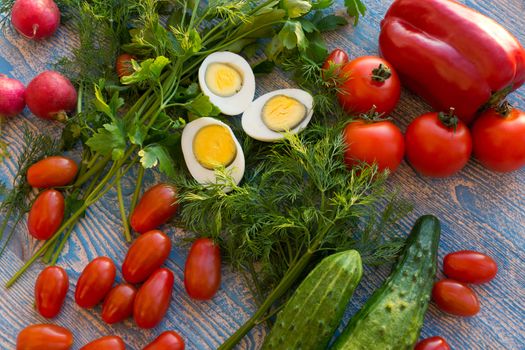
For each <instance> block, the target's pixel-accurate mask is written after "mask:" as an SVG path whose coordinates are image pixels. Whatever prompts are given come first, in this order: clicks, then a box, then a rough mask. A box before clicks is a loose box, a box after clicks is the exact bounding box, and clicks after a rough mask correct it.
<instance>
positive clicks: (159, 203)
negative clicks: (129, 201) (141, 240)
mask: <svg viewBox="0 0 525 350" xmlns="http://www.w3.org/2000/svg"><path fill="white" fill-rule="evenodd" d="M176 201H177V189H176V188H175V187H173V186H170V185H168V184H164V183H160V184H158V185H155V186H153V187H151V188H150V189H148V190H147V191H146V192H144V194H143V195H142V198H141V199H140V201H139V203H138V204H137V206H136V207H135V210H133V214H131V227H133V229H134V230H135V231H137V232H139V233H144V232H147V231H151V230H154V229H156V228H158V227H159V226H160V225H162V224H164V223H166V222H167V221H168V220H169V219H171V218H172V217H173V215H175V213H176V212H177V208H178V207H179V205H178V204H177V202H176Z"/></svg>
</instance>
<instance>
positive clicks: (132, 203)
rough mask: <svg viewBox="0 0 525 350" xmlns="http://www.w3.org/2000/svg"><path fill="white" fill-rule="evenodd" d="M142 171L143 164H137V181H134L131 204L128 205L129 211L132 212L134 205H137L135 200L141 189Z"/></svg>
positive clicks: (137, 198)
mask: <svg viewBox="0 0 525 350" xmlns="http://www.w3.org/2000/svg"><path fill="white" fill-rule="evenodd" d="M144 172H145V169H144V167H143V166H141V165H139V170H138V172H137V181H136V182H135V191H133V196H132V197H131V204H130V206H129V213H130V214H131V213H133V210H135V207H136V206H137V202H138V200H139V196H140V192H141V189H142V181H143V179H144Z"/></svg>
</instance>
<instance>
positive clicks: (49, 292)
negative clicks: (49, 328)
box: [35, 266, 69, 318]
mask: <svg viewBox="0 0 525 350" xmlns="http://www.w3.org/2000/svg"><path fill="white" fill-rule="evenodd" d="M68 289H69V279H68V276H67V273H66V271H65V270H64V269H63V268H61V267H59V266H49V267H46V268H45V269H43V270H42V272H40V274H39V275H38V277H37V279H36V283H35V304H36V309H37V310H38V312H39V313H40V315H42V316H44V317H47V318H52V317H55V316H56V315H58V313H59V312H60V309H61V308H62V304H64V300H65V299H66V295H67V291H68Z"/></svg>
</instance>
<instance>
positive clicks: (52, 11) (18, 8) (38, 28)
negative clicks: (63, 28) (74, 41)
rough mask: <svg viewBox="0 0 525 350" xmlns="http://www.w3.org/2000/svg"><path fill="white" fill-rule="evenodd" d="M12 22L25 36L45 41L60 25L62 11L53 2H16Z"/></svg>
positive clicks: (33, 0)
mask: <svg viewBox="0 0 525 350" xmlns="http://www.w3.org/2000/svg"><path fill="white" fill-rule="evenodd" d="M11 22H12V23H13V27H15V29H16V30H17V31H18V32H19V33H20V34H22V35H23V36H25V37H27V38H29V39H35V40H38V39H44V38H48V37H50V36H51V35H53V34H54V33H55V32H56V30H57V28H58V26H59V25H60V10H59V9H58V6H57V5H56V4H55V2H54V1H53V0H16V1H15V4H14V5H13V9H12V11H11Z"/></svg>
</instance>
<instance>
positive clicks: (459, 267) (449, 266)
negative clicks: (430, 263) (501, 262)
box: [443, 250, 498, 283]
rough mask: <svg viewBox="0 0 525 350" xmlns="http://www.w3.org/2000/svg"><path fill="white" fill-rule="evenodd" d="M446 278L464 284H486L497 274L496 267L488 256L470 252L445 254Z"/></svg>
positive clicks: (444, 267)
mask: <svg viewBox="0 0 525 350" xmlns="http://www.w3.org/2000/svg"><path fill="white" fill-rule="evenodd" d="M443 272H444V273H445V275H447V277H449V278H452V279H455V280H458V281H460V282H464V283H486V282H489V281H491V280H492V279H493V278H494V277H496V274H497V273H498V265H497V264H496V262H495V261H494V260H493V259H492V258H491V257H489V256H487V255H485V254H482V253H478V252H475V251H472V250H462V251H459V252H454V253H450V254H447V255H446V256H445V258H444V259H443Z"/></svg>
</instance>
